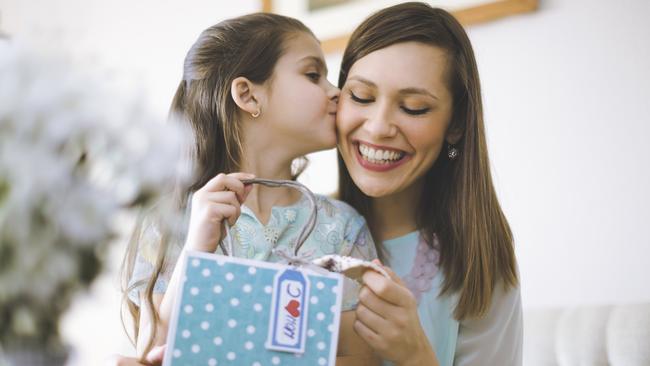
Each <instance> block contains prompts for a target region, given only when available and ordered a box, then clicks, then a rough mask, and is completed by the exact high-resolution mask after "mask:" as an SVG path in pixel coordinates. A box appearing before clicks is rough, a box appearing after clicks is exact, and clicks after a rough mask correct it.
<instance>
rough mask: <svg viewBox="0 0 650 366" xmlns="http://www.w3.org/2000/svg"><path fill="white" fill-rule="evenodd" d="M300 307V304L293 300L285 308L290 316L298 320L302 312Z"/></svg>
mask: <svg viewBox="0 0 650 366" xmlns="http://www.w3.org/2000/svg"><path fill="white" fill-rule="evenodd" d="M299 307H300V303H299V302H298V301H296V300H291V301H289V303H288V304H287V306H286V307H285V309H287V311H288V312H289V314H291V316H292V317H294V318H297V317H298V316H299V315H300V310H298V308H299Z"/></svg>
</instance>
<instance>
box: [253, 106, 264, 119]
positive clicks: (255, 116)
mask: <svg viewBox="0 0 650 366" xmlns="http://www.w3.org/2000/svg"><path fill="white" fill-rule="evenodd" d="M260 114H262V109H261V108H260V109H258V110H257V111H256V112H255V113H251V116H252V117H253V118H257V117H259V116H260Z"/></svg>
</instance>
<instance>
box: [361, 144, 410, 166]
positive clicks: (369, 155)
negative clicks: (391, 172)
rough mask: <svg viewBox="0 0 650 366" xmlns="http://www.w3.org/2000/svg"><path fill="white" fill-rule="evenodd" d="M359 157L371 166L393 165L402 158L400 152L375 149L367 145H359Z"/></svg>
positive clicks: (402, 154)
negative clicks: (371, 164)
mask: <svg viewBox="0 0 650 366" xmlns="http://www.w3.org/2000/svg"><path fill="white" fill-rule="evenodd" d="M359 153H361V156H362V157H363V158H364V159H365V160H367V161H369V162H371V163H373V164H388V163H393V162H395V161H397V160H399V159H401V158H402V157H403V156H404V153H402V152H396V151H389V150H381V149H375V148H372V147H370V146H367V145H362V144H359Z"/></svg>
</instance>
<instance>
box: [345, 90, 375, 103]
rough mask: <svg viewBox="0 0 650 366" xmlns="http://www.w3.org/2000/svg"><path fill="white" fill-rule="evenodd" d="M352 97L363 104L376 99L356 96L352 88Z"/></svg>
mask: <svg viewBox="0 0 650 366" xmlns="http://www.w3.org/2000/svg"><path fill="white" fill-rule="evenodd" d="M350 98H352V100H353V101H355V102H357V103H361V104H368V103H372V102H374V99H372V98H361V97H358V96H356V95H355V94H354V93H353V92H352V90H350Z"/></svg>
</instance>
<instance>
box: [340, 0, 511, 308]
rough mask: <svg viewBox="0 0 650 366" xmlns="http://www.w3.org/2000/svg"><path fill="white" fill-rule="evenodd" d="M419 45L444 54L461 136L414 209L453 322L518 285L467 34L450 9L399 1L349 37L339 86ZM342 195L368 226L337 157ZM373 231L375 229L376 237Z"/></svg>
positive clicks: (360, 199)
mask: <svg viewBox="0 0 650 366" xmlns="http://www.w3.org/2000/svg"><path fill="white" fill-rule="evenodd" d="M412 41H415V42H421V43H424V44H427V45H431V46H435V47H439V48H442V49H443V50H445V51H446V52H447V54H448V57H449V62H448V70H447V73H448V75H447V79H448V80H447V82H448V88H449V90H450V91H451V93H452V96H453V114H452V120H451V122H450V125H449V129H451V131H459V132H462V138H461V139H460V141H459V142H458V143H457V144H456V146H455V147H456V148H457V149H458V150H459V151H460V155H459V156H458V158H457V159H456V160H453V161H452V160H449V159H447V158H446V156H443V155H441V156H440V157H439V158H438V159H437V161H436V162H435V163H434V165H433V166H432V168H431V169H430V170H429V171H428V172H427V173H426V176H425V188H424V190H423V192H422V199H421V200H420V202H421V203H420V205H419V207H417V213H418V215H417V217H418V223H417V225H418V228H419V229H420V231H421V232H422V234H424V236H425V238H427V239H428V240H429V244H430V245H433V243H432V238H433V236H434V233H435V235H437V236H438V239H439V242H440V248H438V249H439V250H440V267H441V268H442V271H443V273H444V276H445V279H444V284H443V289H442V291H441V295H444V294H450V293H457V294H458V295H459V298H458V303H457V305H456V308H455V311H454V317H455V318H456V319H459V320H461V319H465V318H468V317H477V316H482V315H484V314H485V313H486V312H487V311H488V310H489V307H490V302H491V300H492V294H493V293H494V289H495V286H497V284H498V283H500V282H502V283H503V284H504V285H505V288H506V289H508V288H511V287H514V286H517V283H518V279H517V268H516V260H515V255H514V249H513V237H512V232H511V231H510V226H509V225H508V222H507V220H506V218H505V216H504V214H503V212H502V210H501V207H500V205H499V201H498V200H497V196H496V193H495V190H494V187H493V184H492V177H491V173H490V163H489V159H488V151H487V145H486V141H485V131H484V125H483V106H482V103H481V86H480V82H479V76H478V69H477V67H476V60H475V58H474V52H473V50H472V46H471V43H470V41H469V38H468V37H467V34H466V33H465V31H464V29H463V27H462V26H461V25H460V23H459V22H458V21H457V20H456V19H455V18H454V17H453V16H452V15H451V14H449V13H448V12H446V11H445V10H442V9H437V8H432V7H431V6H429V5H426V4H424V3H415V2H412V3H404V4H400V5H396V6H392V7H389V8H386V9H383V10H381V11H379V12H377V13H375V14H373V15H372V16H370V17H369V18H368V19H366V20H365V21H364V22H363V23H362V24H361V25H359V27H358V28H357V29H356V30H355V31H354V33H353V34H352V36H351V38H350V41H349V43H348V45H347V48H346V49H345V53H344V54H343V61H342V62H341V73H340V75H339V87H340V88H342V87H343V84H345V81H346V79H347V75H348V72H349V71H350V68H351V67H352V65H353V64H354V63H355V62H356V61H357V60H359V59H361V58H363V57H364V56H366V55H368V54H369V53H371V52H374V51H377V50H380V49H382V48H386V47H389V46H391V45H394V44H397V43H402V42H412ZM338 161H339V163H338V165H339V194H340V198H341V199H342V200H344V201H346V202H348V203H350V204H351V205H352V206H354V207H355V208H356V209H357V210H358V211H359V212H360V213H361V214H362V215H363V216H365V217H366V219H367V220H368V222H369V223H370V227H371V229H375V228H374V227H373V215H372V198H370V197H368V196H367V195H365V194H364V193H363V192H361V190H360V189H359V188H358V187H357V186H356V185H355V184H354V181H353V180H352V177H351V176H350V173H349V172H348V170H347V168H346V167H345V164H344V162H343V159H342V157H341V155H340V153H339V156H338ZM375 234H376V232H375Z"/></svg>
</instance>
